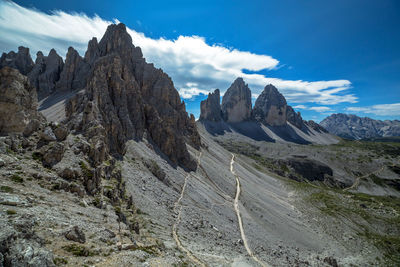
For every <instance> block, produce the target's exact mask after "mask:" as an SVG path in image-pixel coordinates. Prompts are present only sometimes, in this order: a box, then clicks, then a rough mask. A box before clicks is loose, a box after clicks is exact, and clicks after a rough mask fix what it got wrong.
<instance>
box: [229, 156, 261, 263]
mask: <svg viewBox="0 0 400 267" xmlns="http://www.w3.org/2000/svg"><path fill="white" fill-rule="evenodd" d="M234 163H235V155H234V154H232V159H231V173H232V174H233V175H234V176H235V178H236V196H235V201H234V208H235V212H236V216H237V219H238V222H239V229H240V235H241V237H242V240H243V245H244V247H245V248H246V250H247V254H249V256H250V257H251V258H252V259H253V260H254V261H255V262H257V263H258V264H260V265H261V266H263V267H268V266H269V265H267V264H265V263H263V262H262V261H261V260H259V259H258V258H257V256H256V255H254V253H253V252H252V251H251V249H250V247H249V245H248V243H247V238H246V234H245V233H244V228H243V222H242V216H241V215H240V209H239V196H240V181H239V176H238V175H236V173H235V170H234V169H233V164H234Z"/></svg>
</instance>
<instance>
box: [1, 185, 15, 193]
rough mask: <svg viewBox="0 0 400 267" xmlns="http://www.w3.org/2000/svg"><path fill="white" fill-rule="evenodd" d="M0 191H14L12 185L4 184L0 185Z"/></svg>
mask: <svg viewBox="0 0 400 267" xmlns="http://www.w3.org/2000/svg"><path fill="white" fill-rule="evenodd" d="M0 191H1V192H3V193H12V192H14V189H13V188H12V187H9V186H6V185H2V186H1V187H0Z"/></svg>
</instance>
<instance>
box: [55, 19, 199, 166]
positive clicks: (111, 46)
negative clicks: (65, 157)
mask: <svg viewBox="0 0 400 267" xmlns="http://www.w3.org/2000/svg"><path fill="white" fill-rule="evenodd" d="M73 53H74V52H73V51H72V50H71V54H73ZM71 58H74V57H72V56H71ZM85 58H86V60H87V61H88V62H92V63H91V64H92V68H91V71H90V73H87V86H86V90H85V92H83V93H81V94H78V95H76V96H75V97H73V98H72V99H70V100H69V101H68V103H67V108H66V115H67V118H68V120H69V121H70V126H71V127H73V128H76V129H79V130H82V131H84V132H85V133H86V135H87V136H88V137H89V138H92V141H93V142H94V143H99V142H100V143H104V144H106V149H107V151H106V152H110V153H112V154H123V153H124V144H125V142H126V141H127V140H128V139H141V138H142V137H143V136H144V134H145V133H147V136H148V137H150V138H151V139H152V141H153V142H154V143H155V144H156V145H157V146H158V147H159V148H160V150H161V151H162V152H163V153H164V154H165V155H167V156H168V158H169V159H170V160H171V162H172V163H175V164H180V165H182V166H185V167H187V168H189V169H194V168H195V166H196V164H195V162H194V161H193V160H192V159H191V158H190V155H189V153H188V151H187V149H186V144H185V141H187V142H190V143H191V144H192V145H193V146H194V147H196V148H198V147H199V146H200V136H199V134H198V132H197V129H196V124H195V121H194V117H192V118H189V117H188V115H187V113H186V110H185V104H184V103H183V102H182V101H181V100H180V97H179V94H178V92H177V90H176V89H175V87H174V85H173V83H172V80H171V79H170V77H168V75H166V74H165V73H164V72H163V71H162V70H161V69H156V68H155V67H154V66H153V64H148V63H146V61H145V59H144V58H143V55H142V52H141V49H140V48H139V47H135V46H134V45H133V44H132V39H131V37H130V36H129V34H128V33H127V32H126V28H125V25H123V24H118V25H110V26H109V27H108V28H107V31H106V33H105V34H104V36H103V38H102V39H101V41H100V43H99V44H98V45H97V41H96V40H92V41H91V42H90V43H89V50H88V52H87V53H86V55H85ZM67 61H68V59H67ZM67 61H66V64H65V66H64V70H63V72H64V71H66V73H69V72H68V71H67V70H68V66H67V65H68V64H67ZM73 62H76V63H71V64H70V65H71V66H72V65H79V64H80V63H79V62H81V60H80V59H76V61H73ZM85 64H87V65H88V66H89V64H88V63H85ZM67 80H68V79H67Z"/></svg>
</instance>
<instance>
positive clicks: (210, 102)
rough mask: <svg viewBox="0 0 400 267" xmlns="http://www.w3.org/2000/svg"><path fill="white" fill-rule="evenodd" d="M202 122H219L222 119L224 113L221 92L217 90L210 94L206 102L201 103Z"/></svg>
mask: <svg viewBox="0 0 400 267" xmlns="http://www.w3.org/2000/svg"><path fill="white" fill-rule="evenodd" d="M200 110H201V111H200V120H206V121H214V122H218V121H221V119H222V114H221V113H222V111H221V105H220V92H219V89H215V91H214V92H213V93H209V94H208V98H207V99H206V100H203V101H201V103H200Z"/></svg>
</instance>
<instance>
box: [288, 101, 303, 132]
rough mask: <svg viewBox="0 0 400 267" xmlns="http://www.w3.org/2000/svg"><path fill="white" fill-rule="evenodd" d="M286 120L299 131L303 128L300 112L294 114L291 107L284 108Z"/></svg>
mask: <svg viewBox="0 0 400 267" xmlns="http://www.w3.org/2000/svg"><path fill="white" fill-rule="evenodd" d="M286 120H287V121H288V122H290V123H291V124H292V125H294V126H296V127H297V128H299V129H303V128H304V121H303V118H302V117H301V114H300V112H297V113H296V112H295V111H294V109H293V108H292V107H291V106H287V107H286Z"/></svg>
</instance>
